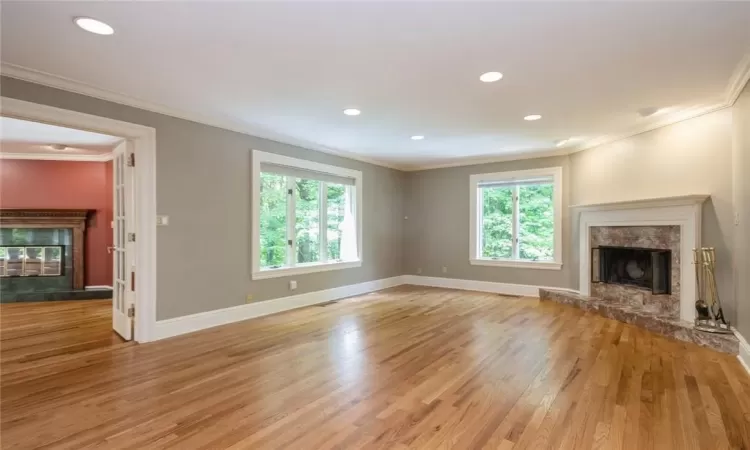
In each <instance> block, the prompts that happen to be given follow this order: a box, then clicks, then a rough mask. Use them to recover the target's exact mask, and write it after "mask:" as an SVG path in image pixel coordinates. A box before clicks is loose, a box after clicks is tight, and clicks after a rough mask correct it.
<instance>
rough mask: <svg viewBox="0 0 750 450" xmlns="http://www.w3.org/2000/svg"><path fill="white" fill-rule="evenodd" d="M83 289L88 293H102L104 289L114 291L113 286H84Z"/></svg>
mask: <svg viewBox="0 0 750 450" xmlns="http://www.w3.org/2000/svg"><path fill="white" fill-rule="evenodd" d="M83 289H84V290H86V291H100V290H103V289H109V290H112V286H84V287H83Z"/></svg>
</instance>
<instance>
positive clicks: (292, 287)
mask: <svg viewBox="0 0 750 450" xmlns="http://www.w3.org/2000/svg"><path fill="white" fill-rule="evenodd" d="M295 289H297V282H296V281H294V280H292V281H290V282H289V290H290V291H293V290H295Z"/></svg>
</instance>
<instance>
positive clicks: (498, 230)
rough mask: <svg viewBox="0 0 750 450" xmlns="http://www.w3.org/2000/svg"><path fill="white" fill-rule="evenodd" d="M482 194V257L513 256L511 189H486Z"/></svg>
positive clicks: (483, 189) (482, 190) (482, 189)
mask: <svg viewBox="0 0 750 450" xmlns="http://www.w3.org/2000/svg"><path fill="white" fill-rule="evenodd" d="M481 193H482V257H483V258H511V257H512V256H513V188H511V187H487V188H481Z"/></svg>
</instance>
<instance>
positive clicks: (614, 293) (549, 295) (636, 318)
mask: <svg viewBox="0 0 750 450" xmlns="http://www.w3.org/2000/svg"><path fill="white" fill-rule="evenodd" d="M707 198H708V196H707V195H687V196H680V197H667V198H655V199H647V200H638V201H626V202H615V203H601V204H590V205H578V206H573V207H572V208H574V211H575V212H580V220H579V224H580V225H579V226H580V228H579V256H580V257H579V260H580V266H579V290H580V293H579V294H574V293H570V292H565V291H558V290H554V289H540V293H539V296H540V298H541V299H542V300H551V301H556V302H558V303H564V304H570V305H574V306H577V307H579V308H581V309H583V310H586V311H591V312H595V313H598V314H599V315H602V316H605V317H609V318H612V319H616V320H620V321H622V322H627V323H631V324H634V325H637V326H640V327H642V328H646V329H648V330H649V331H652V332H656V333H659V334H662V335H665V336H668V337H672V338H675V339H679V340H682V341H687V342H693V343H696V344H698V345H702V346H705V347H709V348H712V349H715V350H718V351H723V352H727V353H733V354H737V353H738V352H739V343H738V341H737V338H736V337H734V336H733V335H721V334H711V333H705V332H700V331H696V330H694V329H693V321H694V319H695V301H696V298H697V297H696V296H697V286H696V281H695V277H694V271H693V270H686V269H690V266H689V264H690V262H691V261H692V256H688V255H692V250H693V248H699V247H701V210H702V205H703V202H704V201H705V200H706V199H707ZM598 245H618V246H633V247H643V248H662V249H670V250H671V251H672V277H671V279H672V294H671V295H669V296H649V295H648V294H647V293H645V291H643V290H639V289H637V288H633V287H626V286H618V285H608V284H604V285H602V284H598V283H597V284H592V282H591V264H592V261H591V248H592V247H595V246H598ZM654 297H658V298H657V299H654Z"/></svg>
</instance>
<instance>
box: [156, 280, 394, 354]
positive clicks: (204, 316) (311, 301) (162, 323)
mask: <svg viewBox="0 0 750 450" xmlns="http://www.w3.org/2000/svg"><path fill="white" fill-rule="evenodd" d="M401 284H404V280H403V276H398V277H393V278H384V279H382V280H374V281H367V282H365V283H359V284H350V285H348V286H341V287H337V288H332V289H326V290H323V291H315V292H308V293H306V294H299V295H292V296H289V297H283V298H277V299H274V300H266V301H262V302H257V303H249V304H247V305H239V306H233V307H231V308H224V309H216V310H213V311H207V312H202V313H198V314H191V315H189V316H182V317H175V318H174V319H166V320H159V321H157V322H156V330H155V333H154V339H153V340H159V339H165V338H168V337H172V336H178V335H180V334H186V333H192V332H194V331H199V330H204V329H206V328H212V327H216V326H219V325H226V324H229V323H232V322H240V321H242V320H248V319H252V318H255V317H261V316H267V315H269V314H275V313H278V312H283V311H288V310H291V309H296V308H302V307H304V306H310V305H315V304H318V303H325V302H330V301H333V300H338V299H341V298H345V297H351V296H354V295H361V294H366V293H368V292H373V291H378V290H380V289H385V288H389V287H393V286H398V285H401Z"/></svg>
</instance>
